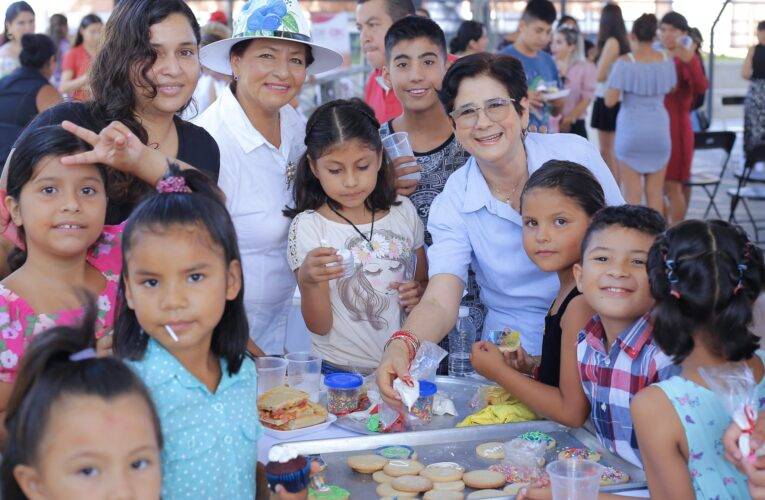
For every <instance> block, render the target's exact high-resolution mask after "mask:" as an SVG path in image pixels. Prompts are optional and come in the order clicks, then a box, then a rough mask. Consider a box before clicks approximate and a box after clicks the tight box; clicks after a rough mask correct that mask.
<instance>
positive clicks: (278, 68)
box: [194, 0, 342, 354]
mask: <svg viewBox="0 0 765 500" xmlns="http://www.w3.org/2000/svg"><path fill="white" fill-rule="evenodd" d="M200 60H201V62H202V64H203V65H204V66H205V67H207V68H208V69H210V70H212V71H216V72H218V73H223V74H226V75H232V76H233V79H234V81H233V83H232V84H231V87H230V88H227V89H225V91H224V92H222V93H221V95H220V96H219V97H218V99H217V100H216V101H215V102H214V103H213V104H212V105H211V106H210V107H209V108H207V110H205V112H204V113H202V114H201V115H200V116H199V117H198V118H197V119H195V120H194V123H196V124H197V125H199V126H201V127H203V128H204V129H206V130H207V131H208V132H209V133H210V135H212V136H213V138H215V140H216V141H217V142H218V146H219V148H220V158H221V161H220V164H221V169H220V178H219V180H218V184H219V186H220V187H221V189H222V190H223V192H224V193H225V194H226V206H227V207H228V209H229V211H230V213H231V217H232V218H233V221H234V225H235V226H236V232H237V235H238V238H239V248H240V250H241V253H242V261H243V262H242V265H243V267H244V282H245V287H244V290H245V296H244V301H245V309H246V311H247V319H248V320H249V322H250V338H251V339H252V340H253V341H254V342H255V343H256V344H257V345H258V347H260V348H261V349H262V350H263V351H265V352H266V353H267V354H282V353H283V352H284V342H285V337H286V326H287V316H288V314H289V311H290V307H291V305H292V296H293V294H294V291H295V277H294V275H293V274H292V272H291V271H290V268H289V265H288V263H287V230H288V228H289V219H287V218H286V217H284V216H283V215H282V209H283V208H284V207H285V206H286V205H287V204H288V203H290V200H291V196H290V194H291V193H290V186H289V181H290V178H291V177H292V174H293V172H294V169H295V165H297V161H298V159H299V158H300V156H301V155H302V153H303V151H304V150H305V145H304V144H303V142H304V139H305V122H304V121H303V119H302V118H301V117H300V115H299V114H298V113H297V111H295V110H294V109H293V108H292V106H290V105H289V102H290V101H291V100H292V98H294V97H295V96H296V95H297V94H298V92H300V88H301V87H302V86H303V82H304V81H305V78H306V75H309V74H310V75H313V74H317V73H321V72H323V71H327V70H330V69H333V68H336V67H337V66H339V65H340V64H341V63H342V56H341V55H340V54H338V53H337V52H335V51H333V50H330V49H327V48H325V47H321V46H318V45H316V44H315V43H312V42H311V36H310V32H309V29H308V23H307V22H306V20H305V18H304V17H303V14H302V12H301V10H300V5H299V3H298V1H297V0H249V1H248V2H247V3H246V4H245V5H244V8H243V9H242V12H241V13H240V15H239V17H238V18H237V19H236V21H235V22H234V35H233V36H232V37H231V38H229V39H226V40H221V41H218V42H215V43H212V44H210V45H207V46H205V47H203V48H202V50H201V52H200Z"/></svg>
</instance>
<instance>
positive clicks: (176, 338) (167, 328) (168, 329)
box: [165, 325, 178, 342]
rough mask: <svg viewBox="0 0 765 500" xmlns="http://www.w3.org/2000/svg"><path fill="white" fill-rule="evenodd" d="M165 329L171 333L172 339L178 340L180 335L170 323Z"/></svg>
mask: <svg viewBox="0 0 765 500" xmlns="http://www.w3.org/2000/svg"><path fill="white" fill-rule="evenodd" d="M165 330H167V334H168V335H170V338H171V339H173V340H174V341H176V342H178V335H176V334H175V332H174V331H173V329H172V328H170V325H165Z"/></svg>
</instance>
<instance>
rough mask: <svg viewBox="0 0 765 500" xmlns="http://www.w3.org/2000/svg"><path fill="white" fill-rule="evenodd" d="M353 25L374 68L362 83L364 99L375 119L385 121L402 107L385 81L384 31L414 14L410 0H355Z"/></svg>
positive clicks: (399, 112) (394, 115)
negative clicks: (383, 72) (363, 83)
mask: <svg viewBox="0 0 765 500" xmlns="http://www.w3.org/2000/svg"><path fill="white" fill-rule="evenodd" d="M356 3H357V5H356V28H358V30H359V34H360V39H361V51H362V52H363V53H364V57H366V59H367V61H368V62H369V65H370V66H372V68H374V69H373V71H372V73H371V74H370V75H369V79H368V80H367V83H366V85H364V101H365V102H366V103H367V104H368V105H369V107H370V108H372V109H373V110H374V112H375V118H377V121H379V122H380V123H385V122H387V121H389V120H391V119H393V118H396V117H397V116H399V115H400V114H401V113H402V112H403V109H402V108H401V103H400V102H399V101H398V98H396V94H395V93H394V92H393V89H392V88H390V87H389V86H388V85H386V84H385V81H384V80H383V77H382V67H383V65H385V33H386V32H387V31H388V28H390V27H391V25H392V24H393V23H395V22H396V21H398V20H399V19H402V18H404V17H406V16H409V15H414V4H413V3H412V0H356Z"/></svg>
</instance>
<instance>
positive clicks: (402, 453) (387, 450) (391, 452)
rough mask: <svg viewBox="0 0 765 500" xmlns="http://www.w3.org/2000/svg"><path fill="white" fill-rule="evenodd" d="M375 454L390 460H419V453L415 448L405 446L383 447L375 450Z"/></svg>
mask: <svg viewBox="0 0 765 500" xmlns="http://www.w3.org/2000/svg"><path fill="white" fill-rule="evenodd" d="M375 453H376V454H378V455H380V456H381V457H384V458H387V459H388V460H397V459H406V460H417V452H416V451H414V448H412V447H411V446H406V445H403V444H398V445H392V446H381V447H379V448H377V449H376V450H375Z"/></svg>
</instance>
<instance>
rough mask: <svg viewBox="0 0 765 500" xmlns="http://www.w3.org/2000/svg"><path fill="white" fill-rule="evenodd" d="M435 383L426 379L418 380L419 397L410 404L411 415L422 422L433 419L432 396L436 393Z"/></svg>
mask: <svg viewBox="0 0 765 500" xmlns="http://www.w3.org/2000/svg"><path fill="white" fill-rule="evenodd" d="M436 390H437V388H436V384H434V383H433V382H428V381H427V380H420V397H419V398H417V401H416V402H415V403H414V406H412V411H411V413H412V415H414V416H415V417H417V418H419V419H420V420H422V421H423V422H430V421H431V420H432V419H433V396H435V394H436Z"/></svg>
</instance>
